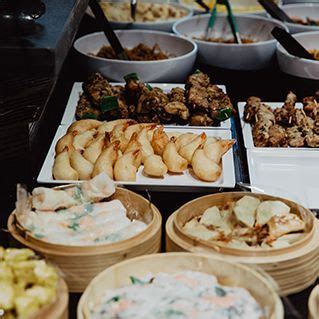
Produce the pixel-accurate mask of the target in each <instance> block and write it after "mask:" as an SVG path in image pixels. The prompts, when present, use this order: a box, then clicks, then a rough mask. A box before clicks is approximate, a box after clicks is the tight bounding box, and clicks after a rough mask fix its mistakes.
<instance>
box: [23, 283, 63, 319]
mask: <svg viewBox="0 0 319 319" xmlns="http://www.w3.org/2000/svg"><path fill="white" fill-rule="evenodd" d="M68 305H69V294H68V287H67V286H66V283H65V281H64V280H63V279H61V278H60V279H59V282H58V287H57V294H56V298H55V300H54V301H53V302H52V303H50V304H48V305H46V306H44V307H42V308H41V309H40V310H39V311H37V312H36V313H35V314H33V315H32V316H31V317H29V318H28V319H43V318H46V319H68Z"/></svg>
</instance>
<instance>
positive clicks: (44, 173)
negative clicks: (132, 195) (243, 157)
mask: <svg viewBox="0 0 319 319" xmlns="http://www.w3.org/2000/svg"><path fill="white" fill-rule="evenodd" d="M67 128H68V125H60V126H59V128H58V130H57V132H56V134H55V137H54V139H53V142H52V144H51V146H50V150H49V152H48V154H47V156H46V159H45V161H44V163H43V166H42V168H41V171H40V174H39V176H38V179H37V181H38V182H39V183H52V184H66V183H70V182H74V181H64V180H54V179H53V177H52V167H53V163H54V156H55V145H56V142H57V140H58V139H59V138H60V137H62V136H63V135H64V134H65V132H66V131H67ZM165 131H167V132H180V133H186V132H193V133H196V134H200V133H202V132H205V133H206V135H207V136H216V137H221V138H223V139H231V132H230V131H228V130H211V129H210V130H203V129H194V128H186V129H185V128H181V127H178V128H165ZM222 165H223V173H222V176H221V177H220V178H219V180H218V181H216V182H214V183H212V182H203V181H200V180H199V179H196V178H195V177H193V176H192V175H191V174H190V172H189V171H188V170H186V171H185V172H184V173H183V174H180V175H179V174H178V175H177V174H175V175H171V174H166V175H165V177H164V178H151V177H147V176H144V175H143V166H141V167H140V168H139V171H138V173H137V178H136V181H135V182H116V183H117V184H122V185H130V186H132V187H133V186H134V187H136V188H140V189H153V190H154V189H156V190H157V189H158V190H163V191H172V190H177V189H179V190H183V191H195V190H200V189H202V188H220V187H223V188H224V187H225V188H232V187H234V186H235V170H234V158H233V150H232V149H231V150H229V151H228V152H227V153H226V154H225V155H224V156H223V161H222Z"/></svg>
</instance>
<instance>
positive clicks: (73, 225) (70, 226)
mask: <svg viewBox="0 0 319 319" xmlns="http://www.w3.org/2000/svg"><path fill="white" fill-rule="evenodd" d="M79 227H80V225H79V223H78V222H73V223H72V224H71V225H68V228H70V229H72V230H73V231H77V230H78V229H79Z"/></svg>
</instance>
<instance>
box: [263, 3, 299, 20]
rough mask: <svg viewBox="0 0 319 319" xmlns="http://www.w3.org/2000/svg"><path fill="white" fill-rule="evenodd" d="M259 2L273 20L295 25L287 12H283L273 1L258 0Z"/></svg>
mask: <svg viewBox="0 0 319 319" xmlns="http://www.w3.org/2000/svg"><path fill="white" fill-rule="evenodd" d="M258 2H259V3H260V4H261V5H262V6H263V8H264V9H265V10H266V11H267V12H268V13H269V14H270V15H271V16H272V17H273V18H275V19H277V20H280V21H283V22H289V23H294V21H293V20H292V19H291V18H290V17H289V16H288V15H287V14H286V12H284V11H283V10H281V9H280V8H279V7H278V6H277V4H276V3H275V2H273V1H272V0H258Z"/></svg>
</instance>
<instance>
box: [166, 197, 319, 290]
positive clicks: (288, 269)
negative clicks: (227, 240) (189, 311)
mask: <svg viewBox="0 0 319 319" xmlns="http://www.w3.org/2000/svg"><path fill="white" fill-rule="evenodd" d="M248 194H249V195H250V196H254V197H257V198H259V199H260V200H280V201H283V202H284V203H286V204H287V205H288V206H290V207H291V211H292V212H296V213H297V212H298V214H299V215H300V217H301V218H302V219H303V220H304V221H305V223H306V231H305V232H306V236H305V237H304V238H303V239H302V240H300V241H298V242H296V243H294V244H292V245H290V246H289V247H285V248H274V249H262V248H251V249H249V250H248V249H238V248H231V247H226V246H223V245H218V244H217V243H216V242H208V241H204V240H200V239H197V238H195V237H192V236H189V235H187V234H186V233H185V232H184V231H183V226H184V225H185V223H186V222H187V221H189V220H190V219H192V218H193V217H195V216H198V215H201V214H202V213H203V212H204V211H205V210H206V209H207V208H209V207H212V206H220V205H224V204H225V203H226V202H230V201H237V200H239V199H240V198H242V197H243V196H244V195H248ZM166 251H168V252H171V251H183V252H193V253H194V252H195V253H209V254H211V255H214V256H218V255H222V256H223V259H225V260H228V261H232V262H238V263H242V264H245V265H247V266H250V267H254V268H258V269H260V270H262V271H265V272H267V273H268V274H269V275H270V276H271V277H272V278H273V279H274V280H275V281H276V282H277V284H278V289H279V290H278V291H279V293H280V295H282V296H285V295H288V294H292V293H297V292H300V291H302V290H304V289H305V288H307V287H309V286H311V285H312V284H313V283H314V282H315V281H316V279H317V277H318V273H319V226H318V222H317V220H316V219H315V217H314V216H313V214H312V213H311V211H309V210H308V209H306V208H304V207H302V206H300V205H298V204H297V203H294V202H292V201H289V200H286V199H283V198H279V197H274V196H270V195H265V194H252V193H246V192H230V193H218V194H212V195H207V196H203V197H200V198H197V199H195V200H193V201H190V202H188V203H186V204H185V205H183V206H182V207H180V208H179V209H178V210H177V211H175V212H174V213H173V214H172V215H171V216H170V217H169V219H168V220H167V223H166Z"/></svg>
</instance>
